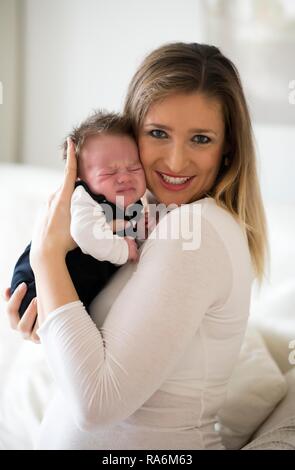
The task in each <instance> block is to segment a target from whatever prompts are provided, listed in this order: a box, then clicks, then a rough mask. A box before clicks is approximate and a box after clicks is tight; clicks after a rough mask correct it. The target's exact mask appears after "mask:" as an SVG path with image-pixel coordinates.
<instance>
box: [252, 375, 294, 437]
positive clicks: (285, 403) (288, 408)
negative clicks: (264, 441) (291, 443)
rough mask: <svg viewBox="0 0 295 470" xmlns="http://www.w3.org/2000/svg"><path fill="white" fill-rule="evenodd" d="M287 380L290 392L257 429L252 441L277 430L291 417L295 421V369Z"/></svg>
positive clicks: (286, 376) (287, 376)
mask: <svg viewBox="0 0 295 470" xmlns="http://www.w3.org/2000/svg"><path fill="white" fill-rule="evenodd" d="M285 378H286V382H287V385H288V392H287V394H286V396H285V397H284V398H283V400H281V401H280V403H279V404H278V406H277V407H276V408H275V409H274V411H273V412H272V413H271V415H270V416H269V417H268V418H267V419H266V420H265V421H264V422H263V424H262V425H261V426H260V427H259V428H258V429H257V431H256V432H255V433H254V435H253V436H252V439H255V438H257V437H259V436H261V435H262V434H263V433H265V432H267V431H270V430H272V429H274V428H276V427H277V426H279V425H280V424H282V423H283V422H285V421H286V420H287V419H289V418H291V417H293V418H294V420H295V399H294V398H295V367H293V369H291V370H289V372H287V373H286V375H285ZM294 437H295V435H294Z"/></svg>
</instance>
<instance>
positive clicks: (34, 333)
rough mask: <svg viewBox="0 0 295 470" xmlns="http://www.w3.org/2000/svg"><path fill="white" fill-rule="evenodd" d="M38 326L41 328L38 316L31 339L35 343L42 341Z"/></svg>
mask: <svg viewBox="0 0 295 470" xmlns="http://www.w3.org/2000/svg"><path fill="white" fill-rule="evenodd" d="M38 328H39V322H38V317H37V319H36V322H35V325H34V328H33V331H32V334H31V338H30V339H31V340H32V341H34V343H37V344H40V343H41V341H40V338H39V336H38V335H37V330H38Z"/></svg>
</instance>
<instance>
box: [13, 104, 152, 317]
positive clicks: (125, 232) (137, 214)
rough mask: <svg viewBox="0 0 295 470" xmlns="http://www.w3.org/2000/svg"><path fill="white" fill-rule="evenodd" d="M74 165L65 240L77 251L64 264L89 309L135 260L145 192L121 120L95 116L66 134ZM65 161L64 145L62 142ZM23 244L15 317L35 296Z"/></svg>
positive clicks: (135, 152)
mask: <svg viewBox="0 0 295 470" xmlns="http://www.w3.org/2000/svg"><path fill="white" fill-rule="evenodd" d="M70 137H71V139H72V141H73V142H74V144H75V148H76V156H77V160H78V178H77V182H76V184H75V190H74V192H73V195H72V200H71V235H72V237H73V239H74V240H75V242H76V243H77V245H78V248H76V249H75V250H72V251H70V252H68V253H67V256H66V263H67V267H68V269H69V273H70V275H71V278H72V280H73V283H74V285H75V288H76V291H77V293H78V296H79V298H80V300H81V301H82V302H83V304H84V306H85V308H86V309H87V311H88V312H89V305H90V303H91V302H92V300H93V299H94V297H95V296H96V295H97V294H98V293H99V292H100V290H101V289H102V288H103V287H104V285H105V284H106V283H107V281H108V280H109V279H110V277H111V276H112V275H113V274H114V273H115V272H116V270H117V269H118V268H119V267H120V266H121V265H122V264H124V263H126V261H128V260H132V261H137V259H138V253H137V244H136V241H135V239H136V237H137V239H138V240H143V239H144V238H145V234H146V218H145V214H144V211H143V205H142V202H141V200H140V198H141V197H142V196H143V195H144V193H145V190H146V184H145V176H144V171H143V168H142V166H141V162H140V160H139V155H138V149H137V145H136V142H135V140H134V135H133V132H132V127H131V125H130V122H129V121H128V119H127V118H125V117H123V116H120V115H118V114H114V113H103V112H97V113H95V114H94V115H92V116H91V117H90V118H88V119H87V120H86V121H84V122H83V123H82V124H81V125H80V126H79V127H78V128H76V129H74V131H73V132H72V134H71V135H70ZM64 157H65V158H66V142H65V143H64ZM30 248H31V244H29V245H28V246H27V247H26V249H25V251H24V253H23V254H22V255H21V257H20V258H19V260H18V261H17V264H16V266H15V268H14V273H13V277H12V282H11V293H12V292H14V290H15V289H16V288H17V286H18V285H19V284H20V283H22V282H25V283H26V284H27V291H26V295H25V297H24V299H23V301H22V304H21V306H20V309H19V312H20V316H22V315H23V314H24V312H25V310H26V309H27V307H28V306H29V304H30V302H31V300H32V299H33V298H34V297H36V288H35V279H34V274H33V271H32V269H31V266H30Z"/></svg>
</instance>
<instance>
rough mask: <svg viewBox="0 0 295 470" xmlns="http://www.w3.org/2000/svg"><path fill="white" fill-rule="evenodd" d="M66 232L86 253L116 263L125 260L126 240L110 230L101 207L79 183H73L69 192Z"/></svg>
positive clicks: (126, 258)
mask: <svg viewBox="0 0 295 470" xmlns="http://www.w3.org/2000/svg"><path fill="white" fill-rule="evenodd" d="M70 232H71V236H72V238H73V240H74V241H75V242H76V243H77V245H78V246H79V247H80V249H81V250H82V252H83V253H84V254H86V255H91V256H93V258H96V259H97V260H99V261H110V262H111V263H113V264H116V265H121V264H124V263H126V261H127V260H128V251H129V250H128V244H127V242H126V240H124V238H123V237H120V236H118V235H116V234H114V233H113V231H112V229H111V227H110V225H109V224H108V223H107V221H106V216H105V214H104V211H103V208H102V206H101V205H100V204H99V203H98V202H96V201H95V200H94V199H92V197H91V196H90V194H88V192H87V191H86V190H85V188H84V187H83V186H77V187H76V188H75V190H74V192H73V195H72V199H71V227H70Z"/></svg>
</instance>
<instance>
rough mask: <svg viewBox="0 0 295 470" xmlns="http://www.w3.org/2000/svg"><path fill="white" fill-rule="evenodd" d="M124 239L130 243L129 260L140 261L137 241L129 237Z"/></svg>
mask: <svg viewBox="0 0 295 470" xmlns="http://www.w3.org/2000/svg"><path fill="white" fill-rule="evenodd" d="M124 239H125V240H126V242H127V243H128V250H129V255H128V260H130V261H138V259H139V255H138V249H137V244H136V241H135V240H134V239H133V238H129V237H124Z"/></svg>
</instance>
